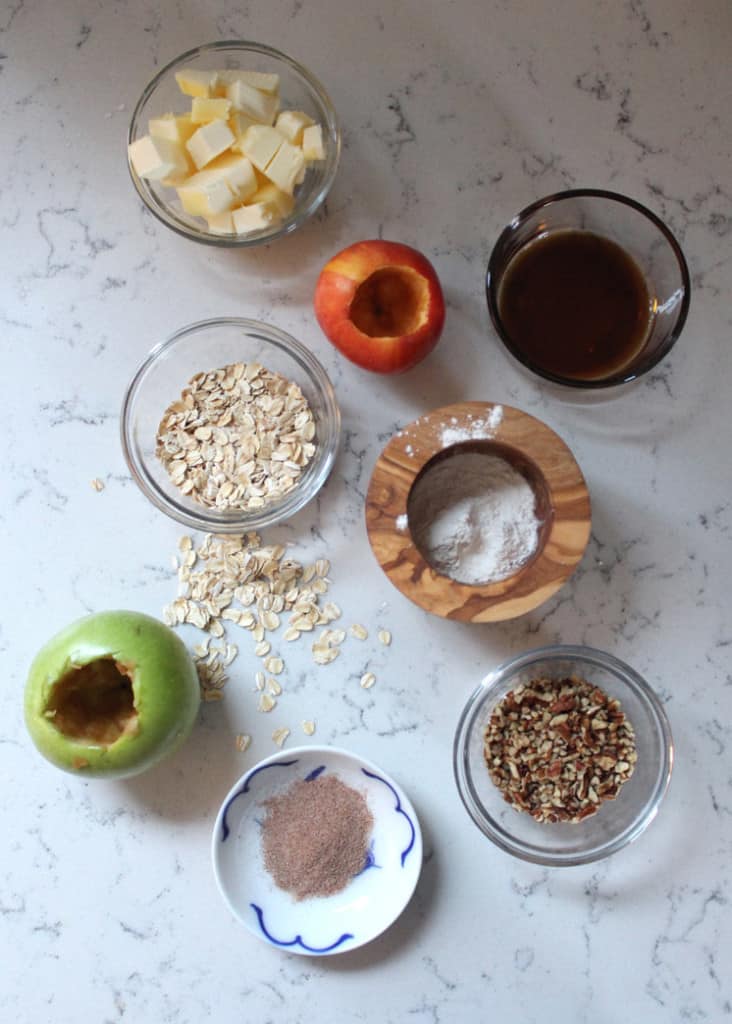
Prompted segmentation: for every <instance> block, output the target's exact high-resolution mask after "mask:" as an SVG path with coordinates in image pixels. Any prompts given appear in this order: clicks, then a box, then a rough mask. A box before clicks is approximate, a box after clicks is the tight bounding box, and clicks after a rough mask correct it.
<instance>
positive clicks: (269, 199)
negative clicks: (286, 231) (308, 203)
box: [250, 181, 295, 218]
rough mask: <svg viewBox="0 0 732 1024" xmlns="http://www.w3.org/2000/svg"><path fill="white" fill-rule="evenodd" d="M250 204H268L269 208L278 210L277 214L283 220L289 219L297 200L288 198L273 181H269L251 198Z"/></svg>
mask: <svg viewBox="0 0 732 1024" xmlns="http://www.w3.org/2000/svg"><path fill="white" fill-rule="evenodd" d="M250 202H252V203H266V204H267V205H268V206H270V207H272V208H273V209H275V210H277V213H278V214H279V215H280V217H282V218H285V217H289V216H290V214H291V213H292V211H293V208H294V206H295V200H294V199H293V198H292V196H288V195H287V193H286V192H282V191H281V190H280V189H278V188H277V186H276V185H274V184H273V183H272V182H271V181H267V182H265V184H263V185H260V186H259V188H258V189H257V191H256V192H255V193H254V195H253V196H252V197H251V200H250Z"/></svg>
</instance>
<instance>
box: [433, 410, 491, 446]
mask: <svg viewBox="0 0 732 1024" xmlns="http://www.w3.org/2000/svg"><path fill="white" fill-rule="evenodd" d="M468 419H469V420H470V426H468V427H455V426H449V427H448V426H443V428H442V432H441V434H440V441H441V443H442V447H443V448H449V447H450V446H451V445H453V444H461V443H462V442H463V441H479V440H487V439H488V438H491V437H493V434H494V433H495V431H496V429H497V428H498V427H499V426H500V423H501V420H502V419H503V406H502V405H494V406H493V408H492V409H491V411H490V412H489V413H488V415H487V416H486V417H485V419H477V420H474V419H473V417H472V414H470V413H468ZM450 422H451V423H457V420H456V419H455V417H454V416H453V417H452V418H451V420H450Z"/></svg>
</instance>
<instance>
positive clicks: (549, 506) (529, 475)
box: [366, 402, 591, 622]
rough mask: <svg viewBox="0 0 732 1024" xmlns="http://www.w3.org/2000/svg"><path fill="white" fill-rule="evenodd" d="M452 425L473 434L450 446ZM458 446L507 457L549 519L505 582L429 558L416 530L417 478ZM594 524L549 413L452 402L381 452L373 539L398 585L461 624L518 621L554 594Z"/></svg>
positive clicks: (369, 499)
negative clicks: (457, 573)
mask: <svg viewBox="0 0 732 1024" xmlns="http://www.w3.org/2000/svg"><path fill="white" fill-rule="evenodd" d="M491 423H494V424H495V425H494V426H490V424H491ZM480 424H485V426H479V425H480ZM446 430H448V431H454V432H455V433H458V432H463V433H464V432H469V433H471V434H472V436H471V437H470V439H469V440H460V441H458V442H457V443H455V444H447V445H446V444H445V441H444V440H443V433H444V432H445V431H446ZM458 451H460V452H464V451H479V452H486V453H487V454H491V455H498V456H501V457H502V458H504V459H506V461H507V462H509V463H510V464H511V465H512V466H513V467H514V468H515V469H517V470H518V471H519V472H520V473H521V474H523V476H524V477H525V478H526V479H527V480H528V482H529V484H530V485H531V487H532V489H533V491H534V494H535V496H536V515H537V518H538V519H539V521H540V524H541V525H540V528H539V536H538V543H537V547H536V551H535V552H534V554H533V556H532V557H531V558H530V559H529V560H528V561H527V562H526V563H525V564H524V565H522V566H521V567H520V568H519V569H518V570H517V571H516V572H515V573H514V574H513V575H512V576H509V577H508V578H507V579H504V580H500V581H498V582H494V583H485V584H475V585H474V584H466V583H458V582H457V581H456V580H453V579H450V577H448V576H445V575H442V574H441V573H439V572H438V571H436V570H435V569H434V568H433V567H432V566H431V565H430V564H429V563H428V562H427V561H426V560H425V558H424V556H423V555H422V553H421V552H420V551H419V550H418V548H417V547H416V545H415V543H414V540H413V538H412V535H411V533H410V530H409V517H408V507H409V496H410V493H411V490H412V488H413V486H414V484H415V482H416V481H417V479H418V478H419V477H420V476H421V475H422V474H423V473H424V472H425V471H426V469H427V467H428V466H431V465H434V462H435V461H436V460H438V459H442V458H448V457H449V456H450V455H452V454H454V453H455V452H458ZM590 522H591V518H590V496H589V493H588V490H587V486H586V484H585V480H584V477H583V476H582V472H581V470H580V468H579V466H578V465H577V462H576V461H575V459H574V456H573V455H572V452H571V451H570V450H569V448H568V447H567V445H566V444H565V443H564V441H562V439H561V438H560V437H559V436H558V435H557V434H555V433H554V431H553V430H551V429H550V428H549V427H548V426H547V425H546V424H545V423H542V422H541V420H538V419H535V418H534V417H533V416H529V415H528V414H527V413H525V412H522V411H521V410H520V409H514V408H512V407H511V406H507V405H504V406H498V405H496V404H494V403H491V402H460V403H457V404H456V405H449V406H444V407H443V408H441V409H436V410H434V411H433V412H430V413H428V414H427V415H425V416H421V417H420V418H419V419H417V420H415V421H414V422H413V423H410V424H409V425H408V426H407V427H405V428H404V429H403V430H400V431H399V432H398V433H397V434H396V435H395V436H394V437H392V439H391V440H390V441H389V443H388V444H387V445H386V447H385V448H384V450H383V452H382V453H381V455H380V456H379V459H378V460H377V462H376V466H375V467H374V471H373V474H372V476H371V481H370V483H369V488H368V493H367V495H366V529H367V531H368V536H369V542H370V544H371V547H372V549H373V552H374V554H375V555H376V559H377V561H378V562H379V565H380V566H381V568H382V569H383V570H384V572H385V573H386V575H387V576H388V577H389V579H390V580H391V582H392V583H393V584H394V586H395V587H397V589H398V590H400V591H401V592H402V593H403V594H404V595H405V596H406V597H408V598H409V599H410V600H411V601H414V603H415V604H417V605H419V606H420V608H424V609H425V610H426V611H428V612H431V613H432V614H434V615H441V616H442V617H443V618H447V619H458V620H459V621H461V622H499V621H502V620H505V619H514V618H517V617H518V616H519V615H524V614H526V612H530V611H532V610H533V609H534V608H537V607H538V606H539V605H540V604H543V603H544V601H547V600H548V599H549V598H550V597H551V596H552V595H553V594H555V593H556V592H557V591H558V590H559V588H560V587H562V586H564V584H565V583H566V582H567V580H568V579H569V577H570V576H571V575H572V573H573V572H574V570H575V569H576V567H577V565H578V564H579V562H580V560H581V559H582V555H583V554H584V551H585V548H586V546H587V542H588V540H589V537H590ZM400 527H402V528H400Z"/></svg>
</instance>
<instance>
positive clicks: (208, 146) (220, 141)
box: [186, 120, 234, 171]
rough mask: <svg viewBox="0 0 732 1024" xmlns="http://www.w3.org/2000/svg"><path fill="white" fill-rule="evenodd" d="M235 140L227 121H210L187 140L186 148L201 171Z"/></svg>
mask: <svg viewBox="0 0 732 1024" xmlns="http://www.w3.org/2000/svg"><path fill="white" fill-rule="evenodd" d="M232 142H234V135H233V133H232V131H231V129H230V128H229V126H228V124H227V123H226V121H221V120H218V121H209V122H208V124H202V125H201V127H200V128H199V129H198V131H196V132H194V133H193V135H191V137H190V139H189V140H188V142H186V149H187V150H188V152H189V153H190V154H191V157H192V158H193V162H194V164H195V165H196V167H197V168H198V170H199V171H200V170H201V168H202V167H205V166H206V164H208V163H210V162H211V161H212V160H213V159H215V157H217V156H219V155H220V154H221V153H223V152H224V151H225V150H227V149H228V148H229V146H230V145H231V144H232Z"/></svg>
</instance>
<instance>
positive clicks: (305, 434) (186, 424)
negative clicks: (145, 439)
mask: <svg viewBox="0 0 732 1024" xmlns="http://www.w3.org/2000/svg"><path fill="white" fill-rule="evenodd" d="M315 432H316V431H315V420H314V418H313V413H312V410H311V408H310V406H309V405H308V402H307V399H306V398H305V396H304V394H303V393H302V390H301V389H300V387H299V386H298V385H297V384H295V383H294V381H290V380H287V379H286V378H285V377H283V376H282V375H281V374H279V373H275V372H273V371H271V370H267V369H265V368H264V367H263V366H260V365H259V364H258V363H232V364H230V365H228V366H223V367H221V368H220V369H216V370H211V371H209V372H207V373H197V374H196V375H195V376H193V377H192V378H191V379H190V381H189V382H188V384H187V385H186V386H185V388H184V389H183V392H182V394H181V396H180V398H178V399H176V400H175V401H174V402H172V403H171V405H169V406H168V408H167V409H166V410H165V412H164V414H163V418H162V420H161V422H160V426H159V427H158V431H157V438H156V441H157V444H156V449H155V454H156V455H157V457H158V458H159V459H160V461H161V462H162V463H163V465H164V466H165V468H166V469H167V471H168V473H169V475H170V478H171V480H172V481H173V483H174V484H175V486H176V487H178V488H179V489H180V490H181V491H182V493H184V494H190V496H191V498H193V500H194V501H196V502H198V503H199V504H200V505H205V506H206V507H208V508H216V509H222V510H223V509H242V510H244V511H248V510H252V509H259V508H264V507H265V506H266V505H268V504H270V503H272V502H273V501H276V500H278V499H279V498H281V497H283V496H284V495H285V494H287V493H288V492H289V491H291V490H292V489H293V487H295V486H296V485H297V483H298V480H299V479H300V477H301V475H302V472H303V470H304V468H305V467H306V466H307V464H308V463H309V462H310V460H311V459H312V457H313V455H314V454H315V443H314V438H315ZM189 550H190V549H189ZM326 571H327V570H326ZM315 572H317V568H316V569H315V570H314V574H315ZM318 575H321V574H320V573H318Z"/></svg>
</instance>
